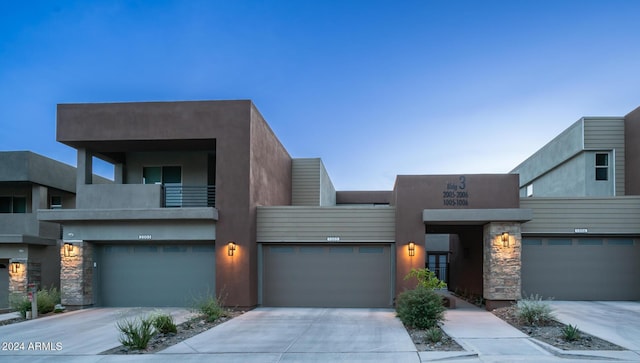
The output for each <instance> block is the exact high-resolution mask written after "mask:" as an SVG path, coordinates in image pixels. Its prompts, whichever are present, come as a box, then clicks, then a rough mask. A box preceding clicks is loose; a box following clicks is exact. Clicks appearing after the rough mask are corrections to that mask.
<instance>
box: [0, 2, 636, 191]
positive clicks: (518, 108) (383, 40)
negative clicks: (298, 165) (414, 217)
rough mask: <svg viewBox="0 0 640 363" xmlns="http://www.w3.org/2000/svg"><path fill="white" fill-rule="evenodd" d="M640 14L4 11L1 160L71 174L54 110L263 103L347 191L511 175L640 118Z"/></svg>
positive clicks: (619, 9) (172, 7) (81, 6)
mask: <svg viewBox="0 0 640 363" xmlns="http://www.w3.org/2000/svg"><path fill="white" fill-rule="evenodd" d="M639 15H640V1H634V0H628V1H621V0H606V1H605V0H602V1H589V0H580V1H569V0H565V1H562V0H561V1H557V0H554V1H544V0H535V1H506V0H505V1H479V0H478V1H456V0H442V1H429V0H422V1H373V0H371V1H355V0H353V1H349V0H345V1H330V0H322V1H305V0H299V1H284V0H281V1H243V0H234V1H229V0H227V1H213V0H212V1H187V0H184V1H13V2H9V1H4V2H3V3H2V11H0V125H1V126H2V132H0V150H32V151H34V152H37V153H40V154H44V155H46V156H49V157H51V158H54V159H57V160H60V161H63V162H66V163H69V164H72V165H75V158H76V155H75V150H73V149H71V148H69V147H67V146H65V145H62V144H60V143H58V142H56V141H55V118H56V104H58V103H82V102H121V101H127V102H135V101H174V100H215V99H251V100H253V101H254V103H255V104H256V105H257V107H258V109H259V110H260V111H261V113H262V114H263V116H264V117H265V118H266V120H267V122H268V123H269V124H270V125H271V127H272V129H273V130H274V131H275V133H276V135H278V137H279V138H280V140H281V142H282V143H283V144H284V146H285V147H286V148H287V150H288V151H289V152H290V154H291V155H292V156H293V157H321V158H322V159H323V161H324V163H325V165H326V167H327V169H328V171H329V174H330V176H331V178H332V180H333V182H334V184H335V186H336V188H337V189H339V190H376V189H382V190H389V189H392V188H393V182H394V180H395V176H396V175H397V174H461V173H504V172H508V171H510V170H511V169H512V168H513V167H515V166H516V165H517V164H519V163H520V162H521V161H523V160H524V159H525V158H526V157H528V156H529V155H530V154H531V153H533V152H534V151H536V150H537V149H539V148H540V147H541V146H543V145H544V144H546V143H547V142H548V141H550V140H551V139H552V138H553V137H554V136H555V135H557V134H558V133H559V132H561V131H562V130H564V129H565V128H567V127H568V126H569V125H570V124H572V123H573V122H575V121H576V120H578V119H579V118H580V117H582V116H624V115H625V114H627V113H628V112H630V111H631V110H633V109H634V108H636V107H638V106H640V46H638V45H639V44H640V28H639V27H638V16H639ZM97 171H98V172H99V173H102V174H105V175H109V170H108V169H104V167H103V166H102V165H99V166H98V167H97Z"/></svg>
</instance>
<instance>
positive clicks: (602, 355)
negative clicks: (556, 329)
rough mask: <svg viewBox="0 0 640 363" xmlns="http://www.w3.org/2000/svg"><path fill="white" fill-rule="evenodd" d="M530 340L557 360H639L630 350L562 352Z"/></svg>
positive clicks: (533, 339)
mask: <svg viewBox="0 0 640 363" xmlns="http://www.w3.org/2000/svg"><path fill="white" fill-rule="evenodd" d="M530 340H531V341H532V342H533V343H535V344H537V345H538V346H540V347H541V348H542V349H544V350H546V351H548V352H549V353H551V354H553V355H554V356H556V357H558V358H567V359H585V360H586V359H588V360H594V359H610V360H622V361H625V360H630V361H637V360H638V359H640V356H638V354H636V353H635V352H633V351H630V350H562V349H559V348H556V347H554V346H553V345H551V344H548V343H545V342H543V341H541V340H538V339H536V338H530Z"/></svg>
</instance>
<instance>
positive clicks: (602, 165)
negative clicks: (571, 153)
mask: <svg viewBox="0 0 640 363" xmlns="http://www.w3.org/2000/svg"><path fill="white" fill-rule="evenodd" d="M596 180H609V154H605V153H596Z"/></svg>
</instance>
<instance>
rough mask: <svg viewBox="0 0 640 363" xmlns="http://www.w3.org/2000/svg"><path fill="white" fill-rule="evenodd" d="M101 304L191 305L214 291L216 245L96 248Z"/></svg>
mask: <svg viewBox="0 0 640 363" xmlns="http://www.w3.org/2000/svg"><path fill="white" fill-rule="evenodd" d="M97 273H98V276H97V277H98V286H97V289H98V291H99V301H98V304H99V305H102V306H158V307H160V306H187V307H188V306H193V302H194V299H197V298H199V297H201V296H202V295H204V294H208V293H210V294H213V293H214V292H215V285H214V284H215V248H214V245H213V244H210V245H184V244H171V245H147V244H136V245H103V246H99V247H98V264H97Z"/></svg>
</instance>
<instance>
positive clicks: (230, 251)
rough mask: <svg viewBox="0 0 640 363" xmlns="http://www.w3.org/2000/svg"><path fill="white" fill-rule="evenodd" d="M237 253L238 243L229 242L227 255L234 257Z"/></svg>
mask: <svg viewBox="0 0 640 363" xmlns="http://www.w3.org/2000/svg"><path fill="white" fill-rule="evenodd" d="M235 252H236V243H235V242H229V244H228V245H227V255H229V256H233V254H234V253H235Z"/></svg>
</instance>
